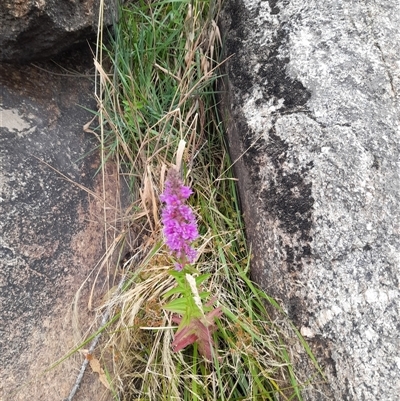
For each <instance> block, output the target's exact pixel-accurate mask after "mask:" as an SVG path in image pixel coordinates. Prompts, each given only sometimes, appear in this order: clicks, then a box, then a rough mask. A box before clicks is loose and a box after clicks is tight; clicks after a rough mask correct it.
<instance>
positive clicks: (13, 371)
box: [0, 49, 118, 401]
mask: <svg viewBox="0 0 400 401" xmlns="http://www.w3.org/2000/svg"><path fill="white" fill-rule="evenodd" d="M57 62H58V64H60V65H62V66H63V68H60V67H57V66H56V65H54V64H51V63H42V64H40V65H37V66H35V67H30V66H24V67H18V68H17V67H16V66H11V65H0V92H1V95H2V96H1V98H0V100H1V103H0V215H1V219H0V399H1V400H4V401H6V400H14V401H25V400H42V401H54V400H62V399H64V398H65V397H67V395H68V394H69V391H70V389H71V388H72V386H73V384H74V382H75V379H76V375H77V371H78V370H79V367H80V365H81V363H82V360H83V356H82V355H81V354H79V353H78V354H77V355H75V356H74V357H71V358H69V359H68V360H67V361H66V362H65V363H63V364H61V365H59V366H57V367H55V368H53V369H51V370H50V371H49V372H47V373H46V374H44V372H45V371H46V370H47V369H48V368H49V367H50V366H51V365H52V364H53V363H54V362H55V361H57V360H58V359H59V358H61V357H63V356H65V355H66V354H67V353H68V351H69V350H70V349H72V348H73V347H74V346H75V345H76V343H77V342H78V341H81V340H82V338H83V335H84V333H85V330H86V329H88V327H89V326H90V325H91V324H92V323H93V321H94V318H95V312H94V311H89V310H88V306H87V302H88V299H89V295H90V292H91V290H92V287H93V284H94V277H95V275H96V274H97V272H98V271H97V270H95V271H94V274H92V272H93V269H94V268H95V266H96V265H97V263H98V261H99V260H100V258H101V256H102V254H103V252H104V248H103V243H104V211H103V206H104V203H103V201H102V200H103V199H104V197H105V199H106V200H107V202H109V203H107V205H113V204H115V196H116V194H118V186H117V184H116V183H117V182H118V179H117V177H116V171H114V177H111V181H110V184H109V185H106V186H103V183H102V179H101V177H100V176H99V175H96V172H97V169H98V168H99V165H100V160H99V156H98V154H97V152H96V151H95V150H96V147H97V140H96V139H95V137H94V135H93V134H90V133H85V132H84V131H83V126H84V124H86V123H87V122H88V121H89V120H90V119H91V118H92V114H91V113H90V112H89V111H87V109H92V110H94V109H95V108H96V102H95V101H94V97H93V86H94V85H93V82H94V78H93V72H94V71H93V67H92V66H93V63H92V54H91V52H90V51H89V50H88V49H87V51H83V52H82V51H79V52H77V51H76V52H74V53H72V54H69V55H68V58H67V59H59V60H57ZM66 70H67V71H69V70H70V71H74V72H73V73H66ZM85 108H86V110H85ZM111 172H112V171H111ZM106 182H107V181H106ZM103 191H105V195H103ZM107 208H109V206H107ZM109 210H110V211H112V210H113V209H112V208H109ZM110 217H111V216H110ZM112 230H114V229H112ZM91 274H92V275H91ZM107 277H108V276H107V272H106V271H105V269H104V268H103V269H100V274H99V277H98V278H97V283H98V285H97V286H96V287H95V290H94V293H93V298H92V300H93V306H94V307H95V306H98V305H99V303H100V299H101V297H102V296H103V295H104V293H105V292H106V291H107V290H108V279H107ZM78 291H79V292H80V294H81V297H80V301H79V302H78V304H77V305H76V311H75V312H78V315H77V316H75V315H74V317H75V318H76V317H77V318H78V320H76V319H75V320H73V319H72V317H73V316H72V314H71V312H72V304H73V301H74V297H75V295H76V294H77V292H78ZM73 322H75V324H73ZM107 394H108V392H107V390H106V389H105V388H104V386H103V385H102V384H101V383H100V382H99V380H98V377H96V375H95V374H94V373H91V372H90V371H89V370H88V372H87V375H86V376H85V380H84V383H83V385H82V388H81V391H80V392H79V393H78V395H77V396H76V397H75V398H74V400H75V399H76V400H77V401H79V400H81V401H84V400H88V399H96V400H104V401H105V400H107V399H109V397H108V395H107Z"/></svg>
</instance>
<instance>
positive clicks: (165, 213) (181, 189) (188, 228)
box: [160, 168, 199, 270]
mask: <svg viewBox="0 0 400 401" xmlns="http://www.w3.org/2000/svg"><path fill="white" fill-rule="evenodd" d="M192 193H193V191H192V190H191V189H190V188H189V187H187V186H185V185H183V183H182V180H181V179H180V177H179V173H178V171H176V170H175V169H174V168H171V169H170V170H169V171H168V177H167V180H166V182H165V190H164V193H163V194H162V195H161V196H160V199H161V201H162V202H164V203H165V206H164V209H163V210H162V213H161V217H162V222H163V225H164V235H165V242H166V244H167V246H168V247H169V249H170V250H171V253H172V254H174V255H175V256H176V257H177V259H178V261H179V262H178V263H176V264H175V268H176V269H177V270H182V269H183V267H184V266H185V264H186V263H193V262H194V260H195V259H196V255H197V252H196V251H195V250H194V249H193V248H192V247H191V243H192V242H193V241H194V240H195V239H196V238H197V237H198V236H199V232H198V230H197V223H196V218H195V216H194V214H193V211H192V209H191V208H190V207H189V206H187V205H186V204H185V201H186V199H188V198H189V196H190V195H191V194H192Z"/></svg>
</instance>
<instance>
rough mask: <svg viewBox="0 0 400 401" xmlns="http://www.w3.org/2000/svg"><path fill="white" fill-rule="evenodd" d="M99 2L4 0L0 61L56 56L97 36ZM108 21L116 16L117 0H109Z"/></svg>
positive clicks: (0, 8)
mask: <svg viewBox="0 0 400 401" xmlns="http://www.w3.org/2000/svg"><path fill="white" fill-rule="evenodd" d="M99 4H100V2H99V1H93V0H83V1H82V0H20V1H15V0H2V1H1V3H0V62H1V61H7V62H16V61H18V62H26V61H31V60H34V59H44V58H49V57H53V56H55V55H56V54H60V53H61V52H63V51H64V50H66V49H68V48H69V47H71V46H72V45H74V44H76V43H80V42H84V41H87V40H88V39H90V38H94V37H95V35H96V32H97V26H98V20H99ZM104 4H105V8H104V24H105V25H110V24H111V23H112V21H114V20H115V18H116V10H117V1H114V0H112V1H105V2H104Z"/></svg>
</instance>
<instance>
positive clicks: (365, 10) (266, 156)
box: [221, 0, 400, 401]
mask: <svg viewBox="0 0 400 401" xmlns="http://www.w3.org/2000/svg"><path fill="white" fill-rule="evenodd" d="M221 28H222V32H223V34H224V37H225V43H226V55H227V56H228V55H233V57H232V58H231V59H229V61H228V62H227V64H226V66H227V79H226V90H227V92H226V94H225V95H224V97H223V108H224V118H225V122H226V124H227V127H228V132H227V136H228V141H229V146H230V152H231V155H232V158H233V160H235V168H236V173H237V176H238V178H239V191H240V195H241V201H242V206H243V211H244V216H245V221H246V226H247V235H248V239H249V241H250V242H251V244H252V249H253V253H254V258H253V262H252V277H253V279H254V280H255V281H257V282H258V283H259V284H260V285H261V286H262V287H263V288H264V289H265V290H266V291H267V292H268V293H269V294H271V295H272V296H274V297H275V298H277V299H278V300H279V301H280V302H281V304H282V306H283V307H284V309H285V310H286V312H287V313H288V315H289V317H290V318H291V319H292V320H293V321H294V323H295V324H296V325H297V327H298V328H299V329H300V330H301V332H302V333H303V334H304V336H305V337H306V338H307V339H308V341H309V342H310V344H311V346H312V348H313V350H314V352H315V354H316V356H317V358H318V359H319V362H320V363H321V365H322V366H323V367H324V369H325V371H326V375H327V378H328V385H327V386H326V387H325V388H324V389H323V390H321V391H319V390H316V389H315V388H314V390H313V389H311V388H310V389H306V390H305V397H306V399H310V400H319V399H321V400H325V399H328V400H360V401H361V400H366V401H376V400H385V401H396V400H398V399H399V394H400V334H399V333H400V318H399V315H400V314H399V306H400V287H399V280H400V241H399V236H400V103H399V99H400V95H399V93H400V53H399V51H398V49H399V47H400V3H399V2H398V1H395V0H387V1H382V0H378V1H374V2H353V1H351V2H349V1H341V0H338V1H334V2H332V1H314V0H281V1H274V0H270V1H261V0H227V1H226V2H225V7H224V11H223V15H222V20H221ZM294 353H295V352H294ZM300 369H301V367H300Z"/></svg>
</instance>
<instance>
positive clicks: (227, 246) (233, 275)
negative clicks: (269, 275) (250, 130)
mask: <svg viewBox="0 0 400 401" xmlns="http://www.w3.org/2000/svg"><path fill="white" fill-rule="evenodd" d="M219 8H220V2H219V1H213V0H191V1H189V0H186V1H184V0H181V1H179V0H164V1H150V0H148V1H143V0H141V1H137V2H135V3H128V4H126V5H125V6H124V7H123V8H122V9H121V10H120V19H119V22H118V23H117V24H116V26H115V30H114V32H113V35H112V36H111V42H110V43H108V45H107V46H106V47H104V48H103V49H102V52H100V53H103V54H104V59H100V60H98V62H97V63H96V67H97V71H98V74H99V77H100V90H101V91H100V95H99V99H98V100H99V115H100V132H101V135H99V138H100V140H101V148H102V152H103V156H104V157H103V160H104V161H106V160H108V159H109V158H114V159H117V160H118V163H119V165H120V169H121V172H122V174H123V175H124V177H125V178H126V180H127V182H128V183H129V187H130V189H131V192H132V196H133V199H134V200H133V203H132V206H131V208H130V211H129V212H130V215H129V220H128V221H127V225H129V226H130V227H132V228H133V230H134V232H135V235H136V242H137V243H138V247H137V249H133V250H131V253H130V258H129V260H128V261H127V262H126V263H125V264H124V271H123V273H122V280H123V285H122V286H121V287H122V289H121V290H120V291H116V292H115V293H114V295H113V296H111V297H110V300H109V301H108V303H107V304H106V305H105V308H107V310H111V311H112V320H111V322H110V324H108V325H107V326H106V327H105V328H104V331H105V332H107V337H106V341H105V343H104V341H103V344H102V348H103V350H104V359H105V360H108V361H110V360H111V365H110V364H109V368H108V370H107V376H108V378H109V380H110V382H111V383H110V384H111V386H112V388H113V394H114V397H115V399H121V400H188V401H189V400H190V401H193V400H221V401H223V400H229V401H234V400H294V399H296V400H301V399H302V397H301V388H302V387H301V384H300V383H299V382H298V380H297V378H296V375H295V373H294V369H293V367H292V364H291V360H290V356H289V352H288V350H287V348H286V347H285V342H286V341H287V339H286V338H285V335H284V334H283V332H282V331H281V330H280V329H279V328H278V326H277V325H276V324H275V323H274V321H273V320H272V318H271V317H270V316H269V314H268V307H267V305H269V306H271V305H272V306H273V307H274V308H276V309H277V310H278V309H279V306H278V305H277V304H276V302H275V301H274V300H273V299H271V298H270V297H268V295H267V294H265V293H264V292H263V291H261V290H260V289H259V288H258V287H257V286H256V285H255V284H254V283H252V282H251V281H250V279H249V265H250V254H251V252H250V250H249V249H248V247H247V244H246V240H245V235H244V226H243V221H242V217H241V212H240V209H239V201H238V197H237V190H236V180H235V179H234V177H233V176H232V171H231V161H230V159H229V155H228V153H227V151H226V147H225V143H224V137H223V125H222V122H221V120H220V118H219V114H218V108H217V93H216V89H215V88H216V80H217V79H218V78H219V77H218V73H219V72H218V71H219V69H218V67H219V64H218V62H219V57H220V56H219V54H218V49H220V47H221V37H220V33H219V30H218V25H217V22H218V21H217V18H218V11H219ZM182 140H184V141H185V142H186V147H185V148H184V149H182V148H180V150H179V152H178V147H179V143H181V141H182ZM177 158H178V159H179V160H178V161H177ZM174 163H176V164H178V165H181V171H182V177H183V179H184V181H185V183H186V184H187V185H190V186H191V187H192V188H193V190H194V195H192V197H191V198H190V202H191V206H192V207H193V208H194V210H195V213H196V216H197V220H198V224H199V232H200V239H199V240H197V242H196V243H195V245H196V246H197V249H198V251H199V253H198V259H197V261H196V269H197V271H198V273H199V274H210V277H209V278H208V279H207V280H206V281H205V282H204V283H203V284H202V291H203V290H204V291H205V292H209V293H210V296H209V299H213V298H215V300H216V305H217V306H220V307H222V310H223V315H222V317H221V318H220V319H218V320H217V325H218V329H217V330H216V331H215V332H214V334H213V336H214V341H215V344H217V348H216V349H215V350H214V354H215V355H214V358H213V362H212V363H210V362H208V361H205V360H204V359H203V358H202V357H201V355H200V354H199V352H198V348H197V345H196V344H194V345H193V346H190V347H187V348H186V349H185V350H183V351H181V352H178V353H174V352H173V351H172V349H171V343H172V341H173V337H174V333H175V331H176V325H175V324H173V322H172V317H171V314H170V313H169V312H168V311H167V310H166V309H163V307H164V306H165V305H166V304H167V303H168V302H170V301H171V300H172V299H173V296H174V295H173V293H174V291H171V290H172V289H173V288H174V286H175V283H176V282H175V280H174V278H173V276H172V275H171V274H170V273H169V271H170V270H171V268H173V260H172V258H171V256H170V255H169V253H168V250H167V249H166V247H165V245H164V242H163V236H162V227H161V223H160V220H159V214H160V210H159V209H160V202H159V200H158V199H159V195H160V194H161V193H162V191H163V185H164V181H165V177H166V171H167V170H168V168H169V167H170V166H171V165H172V164H174ZM166 295H167V299H166V297H165V296H166ZM299 336H300V335H299ZM303 345H305V346H306V344H305V343H304V344H303ZM307 352H308V353H309V355H310V356H311V351H310V350H309V349H308V348H307Z"/></svg>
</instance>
